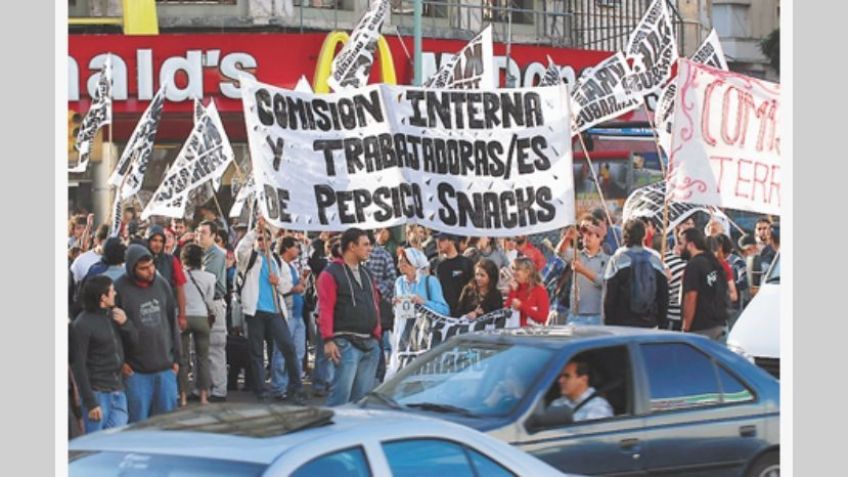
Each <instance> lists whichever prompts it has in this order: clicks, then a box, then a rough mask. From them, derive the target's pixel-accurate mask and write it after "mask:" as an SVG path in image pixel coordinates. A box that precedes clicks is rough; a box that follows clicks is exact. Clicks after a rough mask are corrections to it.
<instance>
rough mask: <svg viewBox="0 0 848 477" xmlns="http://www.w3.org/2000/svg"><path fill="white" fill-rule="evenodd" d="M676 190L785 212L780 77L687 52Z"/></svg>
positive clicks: (676, 141)
mask: <svg viewBox="0 0 848 477" xmlns="http://www.w3.org/2000/svg"><path fill="white" fill-rule="evenodd" d="M677 90H678V95H677V98H675V112H674V129H673V131H672V142H671V154H670V159H669V171H668V175H669V180H668V182H669V184H668V186H669V198H670V199H671V200H675V201H680V202H691V203H694V204H704V205H715V206H719V207H728V208H731V209H739V210H747V211H751V212H762V213H767V214H779V213H780V184H781V180H780V165H781V160H780V136H779V131H778V124H780V120H779V112H780V111H779V110H780V85H778V84H774V83H769V82H767V81H762V80H759V79H757V78H751V77H748V76H744V75H740V74H737V73H731V72H727V71H722V70H719V69H716V68H712V67H709V66H705V65H700V64H698V63H695V62H694V61H691V60H685V59H681V60H680V62H679V64H678V74H677Z"/></svg>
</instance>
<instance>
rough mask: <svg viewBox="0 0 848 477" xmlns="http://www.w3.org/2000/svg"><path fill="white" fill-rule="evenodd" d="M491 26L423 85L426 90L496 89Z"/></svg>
mask: <svg viewBox="0 0 848 477" xmlns="http://www.w3.org/2000/svg"><path fill="white" fill-rule="evenodd" d="M494 61H495V60H494V55H493V54H492V26H491V25H489V26H487V27H486V28H485V29H484V30H483V31H482V32H480V34H479V35H477V36H475V37H474V38H473V39H472V40H471V41H469V42H468V44H467V45H465V47H464V48H463V49H462V50H460V51H459V53H457V54H456V55H455V56H454V57H453V58H451V59H450V60H449V61H445V62H444V63H443V64H442V67H441V68H439V71H438V72H436V74H435V75H433V76H431V77H430V79H428V80H427V81H426V82H424V85H423V87H424V88H434V89H482V90H490V89H495V72H494V70H493V67H494V64H495V63H494Z"/></svg>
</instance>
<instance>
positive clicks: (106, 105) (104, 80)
mask: <svg viewBox="0 0 848 477" xmlns="http://www.w3.org/2000/svg"><path fill="white" fill-rule="evenodd" d="M99 75H100V77H99V79H98V80H97V90H96V91H95V92H94V97H93V98H92V102H91V107H90V108H89V109H88V113H86V115H85V117H84V118H83V120H82V124H81V125H80V130H79V133H78V134H77V138H76V147H77V150H78V151H79V161H78V162H77V165H76V166H74V167H72V168H70V169H69V172H85V169H86V167H88V161H89V159H90V158H91V146H92V143H93V142H94V136H96V135H97V131H99V130H100V128H102V127H103V126H105V125H107V124H112V55H107V56H106V61H104V63H103V69H102V70H101V71H100V73H99Z"/></svg>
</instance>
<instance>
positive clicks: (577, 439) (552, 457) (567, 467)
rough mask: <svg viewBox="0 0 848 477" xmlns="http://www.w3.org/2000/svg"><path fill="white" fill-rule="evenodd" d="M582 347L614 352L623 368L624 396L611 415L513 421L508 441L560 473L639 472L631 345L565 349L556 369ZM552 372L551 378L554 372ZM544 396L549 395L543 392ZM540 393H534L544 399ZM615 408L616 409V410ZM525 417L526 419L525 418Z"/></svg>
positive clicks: (640, 437)
mask: <svg viewBox="0 0 848 477" xmlns="http://www.w3.org/2000/svg"><path fill="white" fill-rule="evenodd" d="M584 353H595V354H596V355H598V356H603V355H604V354H605V353H608V354H609V355H613V354H614V355H615V356H617V359H618V361H619V364H618V366H619V367H620V368H621V369H626V371H625V372H624V373H623V375H624V376H626V379H625V380H624V382H623V386H624V387H625V389H623V390H622V393H621V394H622V395H623V396H625V398H626V399H627V400H628V402H625V403H623V404H621V405H613V407H614V408H618V411H617V413H616V415H615V416H613V417H611V418H605V419H599V420H594V421H584V422H574V423H571V424H567V425H563V426H559V427H552V428H546V429H543V430H539V431H536V432H528V430H527V428H526V426H523V425H522V426H518V427H519V429H518V439H517V442H513V445H515V446H517V447H519V448H520V449H521V450H523V451H525V452H527V453H529V454H532V455H533V456H535V457H537V458H539V459H541V460H543V461H545V462H547V463H548V464H550V465H551V466H553V467H556V468H557V469H559V470H560V471H563V472H566V473H575V474H582V475H617V476H619V475H620V476H631V475H644V472H643V465H642V459H643V457H642V452H643V447H642V446H643V441H644V438H643V432H642V427H643V425H644V420H643V418H642V417H640V416H638V415H636V414H635V413H634V406H633V403H632V396H634V390H633V384H634V381H633V379H632V376H633V369H632V364H631V363H632V362H633V361H632V359H631V353H632V351H631V350H630V348H629V347H628V346H626V345H617V346H595V347H583V348H581V349H578V350H575V351H574V352H572V353H570V355H569V356H567V357H565V359H564V360H563V361H562V362H561V363H560V369H562V368H563V367H564V366H565V364H566V363H568V361H569V360H570V359H572V358H576V357H578V356H583V355H584ZM559 374H560V373H559V372H557V373H555V376H554V377H553V378H554V381H553V382H551V380H550V378H549V380H548V382H549V383H551V384H552V385H553V384H554V383H555V382H556V381H555V380H556V379H557V378H558V377H559ZM547 397H550V395H548V396H547ZM545 398H546V396H540V397H539V399H540V400H544V399H545ZM619 411H620V412H619ZM525 422H526V421H525Z"/></svg>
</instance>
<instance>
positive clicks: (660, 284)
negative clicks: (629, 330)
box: [602, 219, 668, 329]
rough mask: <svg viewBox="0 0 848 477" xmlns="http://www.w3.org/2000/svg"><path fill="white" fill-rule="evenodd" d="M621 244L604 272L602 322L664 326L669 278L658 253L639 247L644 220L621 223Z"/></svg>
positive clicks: (619, 324)
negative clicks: (622, 240)
mask: <svg viewBox="0 0 848 477" xmlns="http://www.w3.org/2000/svg"><path fill="white" fill-rule="evenodd" d="M623 235H624V237H623V239H624V245H623V246H622V247H620V248H619V249H618V250H616V251H615V254H613V256H612V258H610V260H609V263H607V267H606V271H605V272H604V287H603V294H602V296H603V316H602V319H603V322H604V324H606V325H617V326H635V327H639V328H657V327H659V328H661V329H665V328H666V319H667V315H668V277H667V275H666V273H665V269H664V267H663V264H662V261H661V260H660V256H659V254H658V253H656V252H655V251H654V250H652V249H646V248H644V247H643V246H642V242H643V240H644V238H645V223H644V222H643V221H642V220H641V219H630V220H628V221H627V223H626V224H624V234H623Z"/></svg>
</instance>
